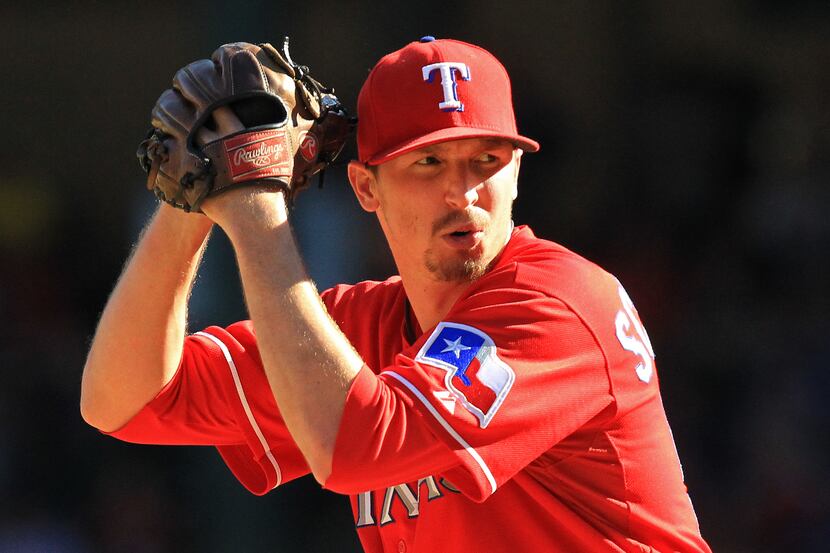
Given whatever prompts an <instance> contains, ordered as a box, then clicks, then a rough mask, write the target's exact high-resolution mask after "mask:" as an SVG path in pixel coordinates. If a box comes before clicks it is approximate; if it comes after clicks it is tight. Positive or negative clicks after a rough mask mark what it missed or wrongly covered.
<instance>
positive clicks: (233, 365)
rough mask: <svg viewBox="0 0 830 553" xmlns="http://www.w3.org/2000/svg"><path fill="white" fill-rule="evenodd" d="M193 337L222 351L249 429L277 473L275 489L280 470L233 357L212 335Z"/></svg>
mask: <svg viewBox="0 0 830 553" xmlns="http://www.w3.org/2000/svg"><path fill="white" fill-rule="evenodd" d="M194 336H204V337H205V338H207V339H208V340H210V341H211V342H213V343H215V344H216V345H217V346H219V349H220V350H222V355H224V356H225V361H227V362H228V367H229V368H230V370H231V376H232V377H233V383H234V384H235V385H236V393H237V394H239V401H240V402H241V403H242V408H243V409H244V410H245V414H246V415H247V416H248V422H249V423H251V427H252V428H253V429H254V433H255V434H256V437H257V438H258V439H259V443H260V445H262V449H263V450H265V456H266V457H267V458H268V460H269V461H270V462H271V465H272V466H273V467H274V471H275V472H276V473H277V483H276V484H274V488H276V487H277V486H279V485H280V484H281V483H282V471H281V470H280V465H279V463H277V460H276V459H275V458H274V455H273V454H272V453H271V448H270V447H269V446H268V442H267V441H266V440H265V436H263V434H262V431H261V430H260V429H259V425H258V424H257V422H256V419H255V418H254V413H253V412H252V411H251V407H250V405H248V398H247V397H246V396H245V390H244V389H243V388H242V381H241V380H239V372H237V370H236V363H234V361H233V357H231V352H230V351H228V347H227V346H226V345H225V343H224V342H222V340H220V339H219V338H217V337H216V336H214V335H213V334H209V333H207V332H204V331H202V332H197V333H196V334H194Z"/></svg>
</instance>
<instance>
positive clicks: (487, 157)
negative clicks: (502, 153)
mask: <svg viewBox="0 0 830 553" xmlns="http://www.w3.org/2000/svg"><path fill="white" fill-rule="evenodd" d="M498 159H499V158H497V157H496V156H494V155H493V154H491V153H488V152H484V153H483V154H480V155H479V156H478V157H477V158H476V161H478V162H480V163H492V162H494V161H498Z"/></svg>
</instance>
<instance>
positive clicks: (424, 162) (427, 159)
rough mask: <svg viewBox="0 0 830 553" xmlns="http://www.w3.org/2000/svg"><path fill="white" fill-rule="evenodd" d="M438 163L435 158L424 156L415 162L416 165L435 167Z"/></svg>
mask: <svg viewBox="0 0 830 553" xmlns="http://www.w3.org/2000/svg"><path fill="white" fill-rule="evenodd" d="M437 163H440V160H439V159H438V158H437V157H435V156H425V157H422V158H420V159H419V160H418V161H416V162H415V164H416V165H435V164H437Z"/></svg>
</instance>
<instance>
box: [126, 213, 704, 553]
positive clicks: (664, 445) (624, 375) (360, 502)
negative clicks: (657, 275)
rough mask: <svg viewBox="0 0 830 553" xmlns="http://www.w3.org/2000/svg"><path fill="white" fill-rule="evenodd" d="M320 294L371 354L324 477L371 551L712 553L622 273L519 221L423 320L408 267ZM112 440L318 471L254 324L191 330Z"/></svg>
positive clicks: (281, 475)
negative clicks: (489, 262) (486, 265)
mask: <svg viewBox="0 0 830 553" xmlns="http://www.w3.org/2000/svg"><path fill="white" fill-rule="evenodd" d="M322 297H323V300H324V302H325V304H326V307H327V308H328V310H329V313H330V314H331V316H332V318H333V319H334V320H335V321H336V322H337V324H338V325H339V326H340V328H341V329H342V330H343V332H344V333H345V334H346V336H347V337H348V338H349V340H350V341H351V343H352V344H353V345H354V347H355V349H356V350H357V351H358V353H359V354H360V355H361V357H362V358H363V360H364V362H365V366H364V368H363V370H362V371H361V372H360V373H359V374H358V376H357V378H356V379H355V381H354V383H353V384H352V386H351V388H350V390H349V395H348V398H347V400H346V405H345V409H344V412H343V418H342V421H341V426H340V431H339V434H338V438H337V443H336V447H335V452H334V458H333V460H332V473H331V475H330V477H329V478H328V480H327V481H326V484H325V486H326V488H329V489H331V490H334V491H336V492H339V493H344V494H349V495H350V496H351V503H352V508H353V511H354V515H355V524H356V527H357V532H358V535H359V537H360V540H361V543H362V544H363V547H364V549H365V550H366V551H367V552H369V553H379V552H382V551H383V552H402V551H409V552H426V553H434V552H437V551H442V552H447V551H487V552H511V553H512V552H515V551H546V552H574V551H580V552H581V551H695V552H699V551H703V552H708V551H710V549H709V547H708V546H707V544H706V543H705V541H704V540H703V539H702V538H701V536H700V530H699V528H698V523H697V519H696V518H695V514H694V510H693V509H692V505H691V503H690V501H689V498H688V496H687V494H686V488H685V486H684V484H683V476H682V472H681V467H680V461H679V459H678V457H677V453H676V450H675V447H674V442H673V439H672V435H671V430H670V428H669V425H668V422H667V420H666V415H665V412H664V410H663V405H662V400H661V398H660V391H659V387H658V381H657V374H656V369H655V365H654V356H653V352H652V349H651V344H650V343H649V340H648V336H647V334H646V332H645V329H644V328H643V326H642V324H641V323H640V320H639V318H638V316H637V313H636V311H635V310H634V306H633V305H632V303H631V300H630V299H629V298H628V296H627V294H626V293H625V291H624V290H623V288H622V286H621V285H620V284H619V282H618V281H617V280H616V279H615V278H614V277H613V276H611V275H609V274H608V273H606V272H605V271H603V270H602V269H600V268H599V267H597V266H596V265H594V264H592V263H590V262H588V261H586V260H585V259H583V258H581V257H579V256H578V255H576V254H574V253H573V252H570V251H569V250H567V249H565V248H563V247H562V246H559V245H557V244H554V243H552V242H548V241H545V240H541V239H538V238H536V237H535V236H533V233H532V232H531V230H530V229H529V228H527V227H519V228H517V229H515V230H514V231H513V234H512V237H511V240H510V242H509V243H508V244H507V246H506V247H505V249H504V251H503V252H502V253H501V254H500V256H499V258H498V259H497V260H496V263H495V265H494V267H493V268H492V269H491V270H490V271H488V273H487V274H486V275H484V276H483V277H481V278H480V279H478V280H476V281H475V282H473V283H471V285H470V286H469V288H468V289H467V290H466V292H465V293H464V294H463V295H462V297H460V298H459V299H458V301H457V302H456V303H455V305H454V306H453V307H452V309H451V310H450V312H449V313H448V314H447V316H446V317H445V319H444V320H443V321H442V322H441V323H439V324H438V325H437V326H436V327H435V328H431V329H427V331H426V332H421V330H420V329H419V328H418V327H417V322H416V321H415V320H414V317H413V316H412V315H411V313H410V310H409V307H408V303H407V299H406V295H405V292H404V289H403V286H402V284H401V281H400V279H399V278H398V277H393V278H390V279H389V280H386V281H384V282H363V283H360V284H357V285H354V286H346V285H341V286H337V287H335V288H332V289H330V290H327V291H325V292H324V293H323V294H322ZM113 435H114V436H116V437H118V438H121V439H124V440H127V441H134V442H139V443H164V444H169V443H176V444H210V445H215V446H217V448H218V449H219V452H220V454H221V455H222V457H223V459H224V460H225V462H226V463H227V464H228V466H229V467H230V469H231V470H232V471H233V473H234V474H235V475H236V476H237V478H238V479H239V480H240V481H241V482H242V483H243V484H244V485H245V486H246V487H247V488H248V489H249V490H250V491H252V492H253V493H256V494H263V493H266V492H267V491H269V490H271V489H272V488H274V487H276V486H277V485H279V484H280V483H281V482H285V481H287V480H290V479H292V478H296V477H298V476H301V475H303V474H307V473H308V472H309V469H308V467H307V465H306V463H305V461H304V459H303V456H302V454H301V453H300V451H299V450H298V448H297V447H296V445H295V444H294V442H293V440H292V439H291V436H290V435H289V433H288V431H287V430H286V427H285V425H284V423H283V421H282V418H281V416H280V414H279V410H278V407H277V405H276V403H275V401H274V398H273V396H272V394H271V391H270V388H269V386H268V382H267V379H266V377H265V374H264V371H263V368H262V364H261V360H260V357H259V353H258V349H257V343H256V337H255V336H254V332H253V328H252V326H251V324H250V322H249V321H245V322H240V323H236V324H234V325H231V326H230V327H228V328H227V329H222V328H218V327H210V328H208V329H206V330H205V331H203V332H198V333H196V334H194V335H192V336H189V337H188V338H187V339H186V344H185V348H184V356H183V359H182V363H181V366H180V367H179V370H178V371H177V374H176V376H175V377H174V378H173V380H171V382H170V383H168V385H167V386H165V388H164V389H163V390H162V391H161V392H160V393H159V394H158V396H157V397H156V398H155V399H154V400H153V401H152V402H150V403H149V404H148V405H147V406H146V407H145V408H144V409H143V410H142V411H141V412H139V413H138V414H137V415H136V416H135V417H134V418H133V419H132V420H131V421H130V422H129V423H127V425H126V426H125V427H124V428H122V429H120V430H119V431H117V432H115V433H113Z"/></svg>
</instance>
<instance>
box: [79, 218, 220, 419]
mask: <svg viewBox="0 0 830 553" xmlns="http://www.w3.org/2000/svg"><path fill="white" fill-rule="evenodd" d="M211 225H212V223H211V221H210V220H209V219H208V218H207V217H205V216H203V215H197V214H188V213H184V212H182V211H179V210H176V209H173V208H172V207H170V206H168V205H166V204H162V205H161V207H160V208H159V210H158V211H157V213H156V214H155V216H154V217H153V218H152V220H151V221H150V223H149V224H148V225H147V227H146V228H145V229H144V231H143V233H142V236H141V238H140V240H139V242H138V244H137V246H136V247H135V250H134V251H133V253H132V255H131V257H130V259H129V260H128V262H127V264H126V266H125V268H124V271H123V273H122V274H121V277H120V278H119V280H118V284H117V285H116V287H115V289H114V291H113V293H112V295H111V296H110V298H109V300H108V301H107V304H106V307H105V308H104V311H103V314H102V315H101V319H100V321H99V323H98V328H97V329H96V331H95V336H94V338H93V340H92V344H91V346H90V350H89V355H88V357H87V361H86V365H85V366H84V372H83V380H82V383H81V414H82V416H83V418H84V419H85V420H86V421H87V422H88V423H89V424H91V425H92V426H95V427H96V428H98V429H100V430H103V431H106V432H109V431H113V430H116V429H118V428H120V427H121V426H122V425H124V424H125V423H126V422H127V421H128V420H129V419H130V418H132V417H133V416H134V415H135V414H136V413H138V411H139V410H140V409H141V408H142V407H143V406H144V405H145V404H147V403H148V402H149V401H150V400H151V399H152V398H153V397H154V396H155V395H156V394H157V393H158V392H159V390H161V389H162V388H163V387H164V385H165V384H166V383H167V382H168V381H169V380H170V379H171V378H172V377H173V375H174V374H175V372H176V369H177V367H178V364H179V360H180V359H181V356H182V344H183V341H184V336H185V330H186V313H187V300H188V295H189V293H190V290H191V287H192V284H193V280H194V277H195V275H196V270H197V267H198V264H199V260H200V258H201V255H202V252H203V251H204V248H205V245H206V243H207V238H208V235H209V233H210V229H211Z"/></svg>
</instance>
